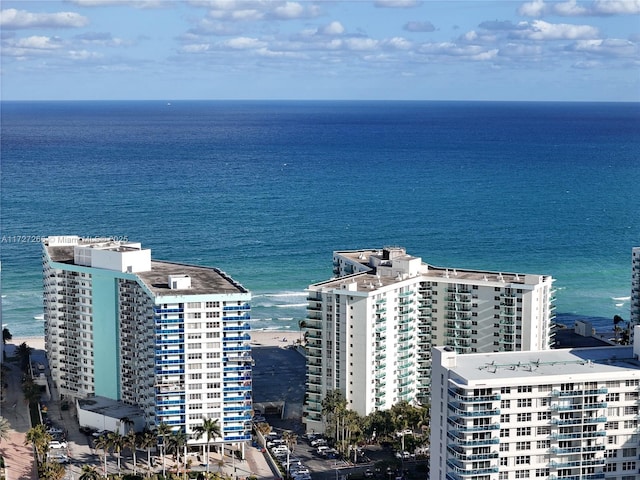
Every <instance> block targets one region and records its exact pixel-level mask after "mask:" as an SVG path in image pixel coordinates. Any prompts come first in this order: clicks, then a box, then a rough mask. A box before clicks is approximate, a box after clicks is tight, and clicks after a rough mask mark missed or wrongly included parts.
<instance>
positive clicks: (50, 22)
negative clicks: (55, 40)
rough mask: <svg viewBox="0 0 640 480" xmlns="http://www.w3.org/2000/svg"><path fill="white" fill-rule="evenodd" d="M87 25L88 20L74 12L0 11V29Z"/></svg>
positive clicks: (10, 9) (12, 9) (11, 9)
mask: <svg viewBox="0 0 640 480" xmlns="http://www.w3.org/2000/svg"><path fill="white" fill-rule="evenodd" d="M88 24H89V19H88V18H87V17H83V16H82V15H80V14H78V13H75V12H58V13H31V12H27V11H26V10H16V9H15V8H9V9H6V10H2V11H0V27H2V28H5V29H19V28H41V27H45V28H78V27H84V26H86V25H88Z"/></svg>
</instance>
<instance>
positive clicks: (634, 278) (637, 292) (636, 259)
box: [630, 247, 640, 325]
mask: <svg viewBox="0 0 640 480" xmlns="http://www.w3.org/2000/svg"><path fill="white" fill-rule="evenodd" d="M630 320H631V322H630V323H631V325H640V247H634V248H633V249H632V251H631V317H630Z"/></svg>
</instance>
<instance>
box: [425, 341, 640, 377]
mask: <svg viewBox="0 0 640 480" xmlns="http://www.w3.org/2000/svg"><path fill="white" fill-rule="evenodd" d="M437 349H438V350H440V351H441V352H442V354H443V357H444V356H449V355H455V367H452V374H451V378H452V379H453V380H454V381H456V382H457V383H460V384H463V385H464V384H470V383H473V384H475V385H478V384H479V382H482V384H485V383H486V384H491V383H493V381H496V383H500V384H504V383H505V380H506V381H507V382H508V381H509V380H510V379H514V380H515V379H518V381H519V382H523V381H524V382H526V379H527V378H531V380H532V383H540V377H541V376H544V379H545V382H548V383H554V382H556V381H568V380H571V379H574V380H575V378H576V376H582V375H584V376H591V377H593V375H594V374H597V375H598V376H600V377H601V376H602V375H603V374H605V376H606V377H607V378H621V377H624V378H630V377H634V378H640V362H639V361H638V359H637V358H634V354H633V347H631V346H608V347H591V348H574V349H562V350H544V351H526V352H499V353H477V354H476V353H473V354H466V355H457V354H455V352H449V351H447V350H446V348H445V347H437ZM444 363H445V365H446V364H447V361H446V360H445V361H444ZM554 377H555V378H554Z"/></svg>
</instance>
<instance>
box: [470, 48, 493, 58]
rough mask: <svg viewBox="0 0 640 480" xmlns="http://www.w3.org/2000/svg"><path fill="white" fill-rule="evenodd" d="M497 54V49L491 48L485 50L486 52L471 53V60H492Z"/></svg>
mask: <svg viewBox="0 0 640 480" xmlns="http://www.w3.org/2000/svg"><path fill="white" fill-rule="evenodd" d="M497 55H498V49H497V48H493V49H491V50H487V51H486V52H480V53H478V54H477V55H472V56H471V59H472V60H479V61H486V60H493V59H494V58H496V56H497Z"/></svg>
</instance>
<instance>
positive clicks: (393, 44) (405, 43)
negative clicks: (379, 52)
mask: <svg viewBox="0 0 640 480" xmlns="http://www.w3.org/2000/svg"><path fill="white" fill-rule="evenodd" d="M380 44H381V45H382V46H383V47H390V48H394V49H396V50H410V49H411V48H412V47H413V44H412V43H411V42H410V41H409V40H407V39H406V38H404V37H393V38H388V39H386V40H383V41H382V42H380Z"/></svg>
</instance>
